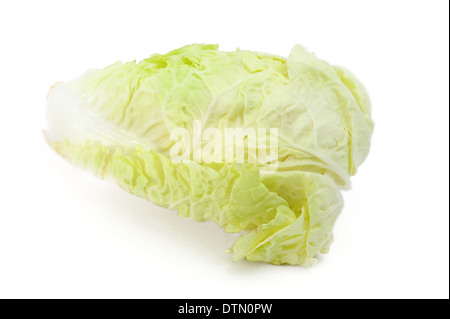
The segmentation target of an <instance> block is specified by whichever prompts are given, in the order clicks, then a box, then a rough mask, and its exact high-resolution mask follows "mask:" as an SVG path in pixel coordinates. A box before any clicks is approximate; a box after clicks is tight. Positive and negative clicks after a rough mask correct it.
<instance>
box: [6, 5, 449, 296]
mask: <svg viewBox="0 0 450 319" xmlns="http://www.w3.org/2000/svg"><path fill="white" fill-rule="evenodd" d="M448 5H449V3H448V1H443V0H434V1H432V0H427V1H411V0H410V1H398V0H396V1H392V0H389V1H283V0H277V1H262V0H259V1H248V0H246V1H244V0H239V1H230V0H228V1H194V0H190V1H167V0H165V1H131V0H127V1H93V0H90V1H80V0H78V1H2V2H1V4H0V34H1V37H0V43H1V45H0V46H1V49H0V88H1V95H0V105H1V113H0V114H2V116H0V121H1V126H0V129H1V135H0V136H1V142H2V144H1V149H0V153H1V156H0V168H1V184H0V185H1V186H0V187H1V192H0V194H1V195H0V196H1V197H0V198H1V199H0V297H1V298H18V297H32V298H33V297H43V298H54V297H58V298H69V297H75V298H78V297H86V298H96V297H102V298H112V297H115V298H122V297H124V298H131V297H136V298H155V297H157V298H166V297H168V298H169V297H172V298H175V297H179V298H201V297H210V298H215V297H222V298H231V297H232V298H241V297H246V298H448V296H449V180H448V178H449V149H448V147H449V146H448V145H449V140H448V139H449V91H448V90H449V89H448V86H449V74H448V70H449V42H448V41H449V40H448V39H449V34H448V33H449V31H448V30H449V16H448V10H449V8H448ZM190 43H218V44H220V45H221V49H223V50H234V49H236V48H237V47H240V48H242V49H248V50H255V51H264V52H269V53H274V54H279V55H283V56H287V55H288V54H289V51H290V49H291V47H292V46H293V45H294V44H295V43H301V44H303V45H304V46H306V47H307V48H309V49H310V50H312V51H314V52H316V53H317V55H318V56H319V57H321V58H324V59H325V60H327V61H329V62H330V63H333V64H341V65H344V66H346V67H348V68H349V69H350V70H352V71H353V72H354V73H355V74H356V75H357V76H358V77H359V78H360V79H361V80H362V82H363V83H364V84H365V86H366V87H367V88H368V90H369V92H370V94H371V98H372V102H373V115H374V119H375V122H376V131H375V134H374V136H373V147H372V149H371V154H370V155H369V158H368V160H367V162H366V163H364V165H363V166H362V167H361V169H360V170H359V173H358V175H357V176H355V177H354V178H353V189H352V190H351V191H349V192H346V193H345V201H346V206H345V209H344V211H343V213H342V215H341V217H340V219H339V220H338V223H337V225H336V228H335V239H336V240H335V243H334V245H333V246H332V248H331V252H330V253H329V254H328V255H325V256H323V257H321V259H320V262H319V264H318V265H316V266H314V267H312V268H308V269H304V268H301V267H292V266H282V267H280V266H272V265H268V264H261V263H250V262H238V263H232V262H231V259H230V256H229V255H226V254H225V253H224V250H225V249H226V248H228V247H229V246H231V244H232V242H233V241H234V239H235V236H233V235H230V234H226V233H224V232H222V231H221V230H220V229H219V228H218V227H217V226H216V225H214V224H211V223H196V222H193V221H190V220H187V219H183V218H181V217H178V216H177V215H176V214H175V213H174V212H173V211H169V210H166V209H162V208H158V207H156V206H154V205H152V204H151V203H150V202H147V201H146V200H143V199H139V198H137V197H135V196H132V195H130V194H128V193H126V192H124V191H123V190H121V189H120V188H119V187H118V186H116V185H115V184H113V183H111V182H105V181H102V180H99V179H97V178H95V177H94V176H91V175H90V174H89V173H86V172H84V171H82V170H80V169H78V168H74V167H72V166H71V165H69V164H68V163H66V162H65V161H64V160H63V159H62V158H60V157H58V156H57V155H56V154H55V153H54V152H53V151H51V150H50V149H49V148H48V147H47V145H46V144H45V142H44V139H43V135H42V129H44V128H45V118H44V113H45V97H46V94H47V90H48V88H49V87H50V86H51V85H52V84H53V83H54V82H56V81H64V80H68V79H71V78H73V77H75V76H77V75H78V74H80V73H82V72H83V71H84V70H86V69H89V68H99V67H103V66H106V65H108V64H111V63H113V62H115V61H117V60H122V61H128V60H134V59H142V58H145V57H148V56H149V55H150V54H152V53H155V52H158V53H165V52H167V51H169V50H171V49H174V48H177V47H179V46H182V45H186V44H190Z"/></svg>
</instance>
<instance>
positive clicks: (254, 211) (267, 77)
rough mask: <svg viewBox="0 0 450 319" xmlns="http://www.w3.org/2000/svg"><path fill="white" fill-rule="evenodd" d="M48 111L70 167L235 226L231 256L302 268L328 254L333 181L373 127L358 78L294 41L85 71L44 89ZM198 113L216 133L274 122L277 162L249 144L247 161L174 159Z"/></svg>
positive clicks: (54, 140) (336, 209)
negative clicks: (277, 47) (283, 46)
mask: <svg viewBox="0 0 450 319" xmlns="http://www.w3.org/2000/svg"><path fill="white" fill-rule="evenodd" d="M47 119H48V124H47V130H46V136H47V138H48V141H49V144H50V145H51V147H52V148H53V149H54V150H56V152H57V153H59V154H60V155H61V156H63V157H64V158H66V159H67V160H69V161H70V162H72V163H73V164H75V165H77V166H80V167H82V168H84V169H87V170H89V171H91V172H92V173H94V174H95V175H97V176H99V177H101V178H106V179H109V180H113V181H115V182H117V183H118V184H119V185H120V186H121V187H122V188H123V189H125V190H127V191H128V192H130V193H132V194H135V195H137V196H140V197H143V198H147V199H148V200H150V201H151V202H153V203H154V204H156V205H160V206H163V207H168V208H172V209H174V210H176V211H177V212H178V214H179V215H181V216H183V217H187V218H191V219H193V220H196V221H213V222H215V223H217V224H218V225H219V226H220V227H221V228H222V229H223V230H224V231H226V232H232V233H241V236H240V237H239V238H238V239H237V241H236V242H235V243H234V245H233V246H232V247H231V248H230V249H229V252H232V253H233V260H234V261H237V260H240V259H244V258H245V259H248V260H251V261H265V262H269V263H273V264H292V265H303V266H308V265H311V264H313V263H314V262H315V261H316V256H317V255H318V253H326V252H327V251H328V249H329V246H330V244H331V243H332V241H333V235H332V230H333V226H334V224H335V221H336V219H337V217H338V215H339V214H340V212H341V210H342V207H343V201H342V196H341V193H340V190H343V189H348V188H350V176H352V175H354V174H355V173H356V171H357V168H358V167H359V166H360V165H361V164H362V163H363V161H364V160H365V158H366V156H367V154H368V152H369V147H370V139H371V135H372V132H373V127H374V125H373V122H372V118H371V105H370V101H369V98H368V95H367V93H366V91H365V89H364V87H363V86H362V85H361V83H360V82H359V81H358V80H357V79H356V78H355V77H354V76H353V75H352V74H351V73H350V72H349V71H347V70H346V69H344V68H342V67H338V66H333V65H330V64H328V63H327V62H325V61H323V60H321V59H318V58H317V57H316V56H315V55H314V54H312V53H310V52H308V51H307V50H306V49H305V48H304V47H302V46H300V45H296V46H295V47H294V48H293V49H292V51H291V54H290V56H289V57H288V58H283V57H279V56H275V55H271V54H264V53H258V52H252V51H243V50H237V51H235V52H222V51H219V50H218V46H216V45H200V44H194V45H189V46H185V47H182V48H180V49H177V50H174V51H171V52H169V53H167V54H164V55H160V54H154V55H152V56H150V57H149V58H147V59H145V60H142V61H140V62H136V61H133V62H128V63H121V62H117V63H115V64H112V65H110V66H108V67H106V68H104V69H99V70H89V71H87V72H86V73H85V74H83V75H82V76H80V77H78V78H76V79H74V80H72V81H68V82H65V83H57V84H55V85H54V86H53V87H52V88H51V90H50V92H49V95H48V97H47ZM196 121H197V122H198V121H201V125H202V130H207V129H216V130H218V131H219V132H225V131H226V130H227V129H229V128H241V129H255V130H257V129H261V128H266V129H272V128H275V129H277V132H278V133H277V136H276V141H277V147H276V151H277V159H276V161H275V162H276V169H273V163H274V161H269V160H250V156H249V154H248V153H246V156H245V159H244V161H236V160H235V159H236V158H235V157H233V158H232V159H231V160H223V159H222V158H216V157H213V158H207V156H206V157H205V158H201V159H200V160H192V158H189V159H188V160H184V161H176V160H174V159H173V157H172V155H171V150H173V147H174V146H175V145H176V143H177V141H176V140H174V139H173V138H171V132H173V131H174V130H176V129H179V128H182V129H184V130H185V131H187V132H189V133H191V134H193V135H195V123H196ZM197 142H198V141H197ZM245 143H246V144H245V146H246V149H252V150H255V151H258V150H259V149H260V148H262V145H261V143H259V142H256V143H255V142H253V141H250V140H249V139H246V140H245ZM192 144H193V143H188V144H187V145H184V147H185V148H191V147H193V146H192ZM203 144H206V141H203V139H201V140H200V142H198V143H197V146H198V145H200V147H202V146H204V145H203ZM233 156H234V155H233ZM236 156H237V155H236ZM205 239H206V238H205Z"/></svg>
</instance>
